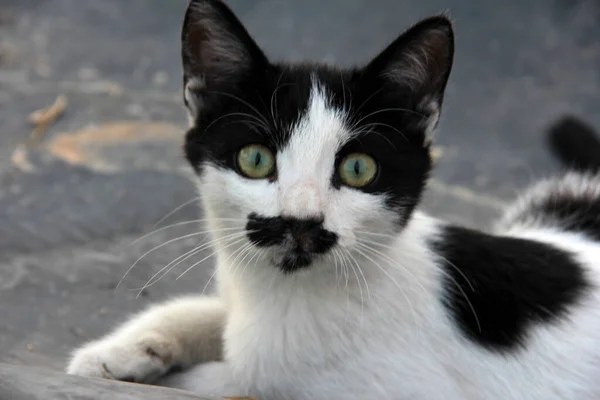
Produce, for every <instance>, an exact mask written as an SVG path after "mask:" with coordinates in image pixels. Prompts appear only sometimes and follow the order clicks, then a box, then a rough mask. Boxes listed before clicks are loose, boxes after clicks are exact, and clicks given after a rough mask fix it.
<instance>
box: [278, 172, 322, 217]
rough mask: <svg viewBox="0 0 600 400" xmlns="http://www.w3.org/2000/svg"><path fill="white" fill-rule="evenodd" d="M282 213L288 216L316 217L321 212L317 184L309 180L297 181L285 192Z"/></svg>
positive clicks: (320, 198) (320, 200)
mask: <svg viewBox="0 0 600 400" xmlns="http://www.w3.org/2000/svg"><path fill="white" fill-rule="evenodd" d="M282 200H283V202H282V215H283V216H285V217H290V218H301V219H318V218H320V217H321V215H322V214H323V204H322V196H321V192H320V190H319V186H318V185H317V184H316V183H314V182H311V181H306V180H304V181H298V182H295V183H294V184H292V185H291V186H290V187H289V188H288V189H287V190H286V192H285V195H284V196H283V199H282Z"/></svg>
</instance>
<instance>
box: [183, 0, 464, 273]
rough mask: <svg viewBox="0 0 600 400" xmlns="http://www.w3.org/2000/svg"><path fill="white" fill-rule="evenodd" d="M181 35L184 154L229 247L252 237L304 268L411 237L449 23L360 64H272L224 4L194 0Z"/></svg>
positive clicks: (447, 55)
mask: <svg viewBox="0 0 600 400" xmlns="http://www.w3.org/2000/svg"><path fill="white" fill-rule="evenodd" d="M182 38H183V63H184V71H185V74H184V85H185V102H186V106H187V107H188V110H189V113H190V121H191V125H192V127H191V129H190V130H189V132H188V134H187V138H186V143H185V151H186V155H187V158H188V159H189V161H190V163H191V164H192V166H193V167H194V168H195V170H196V171H197V174H198V182H199V183H198V185H199V189H200V192H201V195H202V197H203V200H204V205H205V208H206V210H205V211H206V213H207V215H208V217H209V218H211V219H213V221H214V222H215V223H214V224H213V229H215V227H216V231H219V232H221V233H220V234H219V233H218V234H217V236H219V237H221V238H223V240H225V238H228V241H224V242H223V243H229V245H230V246H231V247H232V248H237V249H238V250H239V249H240V244H241V243H247V244H249V243H251V244H252V247H254V248H258V249H262V250H264V251H263V252H262V254H263V255H266V258H267V259H268V260H270V261H271V263H272V264H273V265H274V266H276V267H278V268H280V269H281V270H283V271H284V272H293V271H296V270H298V269H300V268H304V267H308V266H310V265H312V264H314V263H315V261H317V260H319V259H322V258H323V257H324V256H326V255H330V256H332V257H337V256H338V254H339V256H340V257H342V256H343V254H342V253H344V251H342V252H339V250H338V249H344V250H348V251H354V252H358V253H362V254H363V255H365V252H366V251H367V250H366V247H369V246H368V243H369V242H373V241H376V242H385V241H386V240H387V239H386V238H387V237H388V235H389V234H391V233H394V232H397V231H399V230H401V229H402V227H403V226H404V225H405V224H406V222H407V221H408V219H409V218H410V215H411V213H412V211H413V209H414V207H415V206H416V205H417V203H418V202H419V199H420V196H421V192H422V190H423V187H424V185H425V182H426V179H427V176H428V173H429V170H430V167H431V159H430V155H429V139H430V135H431V131H432V130H433V129H434V127H435V125H436V123H437V120H438V117H439V112H440V107H441V102H442V98H443V91H444V88H445V85H446V81H447V78H448V75H449V72H450V68H451V63H452V55H453V38H452V29H451V25H450V23H449V22H448V20H446V19H445V18H443V17H436V18H433V19H429V20H426V21H423V22H421V23H420V24H418V25H417V26H415V27H413V28H412V29H411V30H409V31H408V32H406V33H405V34H403V35H401V36H400V37H399V38H398V39H396V40H395V41H394V42H393V43H392V44H391V45H390V46H389V47H388V48H387V49H386V50H384V51H383V52H382V53H381V54H380V55H379V56H377V57H376V58H375V59H374V60H372V61H371V62H370V63H369V64H368V65H367V66H365V67H363V68H355V69H350V70H342V69H335V68H331V67H326V66H320V65H311V64H302V65H287V64H274V63H271V62H269V61H268V60H267V58H266V57H265V55H264V54H263V52H262V51H261V50H260V49H259V47H258V46H257V45H256V44H255V43H254V42H253V41H252V39H251V38H250V36H249V35H248V33H247V32H246V31H245V29H244V28H243V27H242V25H241V24H240V23H239V21H238V20H237V19H236V18H235V17H234V15H233V14H232V13H231V11H230V10H229V9H228V8H226V7H225V6H224V5H223V4H222V3H220V2H218V1H214V0H212V1H211V0H203V1H192V2H191V4H190V7H189V8H188V12H187V14H186V19H185V23H184V27H183V34H182ZM236 227H238V228H239V227H241V228H243V229H244V230H245V231H244V232H243V233H242V234H239V233H238V232H235V231H236ZM229 230H231V231H232V232H233V233H230V234H229V235H227V232H228V231H229ZM225 246H227V244H225ZM344 254H345V253H344Z"/></svg>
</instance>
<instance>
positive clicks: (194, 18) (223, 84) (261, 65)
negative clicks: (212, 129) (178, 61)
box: [181, 0, 269, 118]
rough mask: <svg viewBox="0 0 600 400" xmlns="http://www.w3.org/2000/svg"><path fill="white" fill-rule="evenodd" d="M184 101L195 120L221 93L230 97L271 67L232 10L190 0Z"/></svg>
mask: <svg viewBox="0 0 600 400" xmlns="http://www.w3.org/2000/svg"><path fill="white" fill-rule="evenodd" d="M181 45H182V47H181V55H182V61H183V74H184V76H183V84H184V100H185V104H186V106H187V108H188V110H189V111H190V113H191V117H192V118H197V117H198V113H199V112H200V111H201V110H202V108H203V107H204V106H205V105H207V103H208V102H210V101H211V99H216V98H218V95H219V93H221V94H223V93H227V92H229V91H231V90H232V89H234V88H235V87H236V86H237V85H239V84H240V83H241V82H242V81H244V80H245V79H251V78H252V76H253V75H254V74H255V73H256V72H257V71H261V70H263V71H264V69H265V68H266V67H267V66H268V65H269V63H268V60H267V58H266V56H265V55H264V53H263V52H262V50H261V49H260V48H259V47H258V45H257V44H256V43H255V42H254V40H252V38H251V37H250V34H249V33H248V31H246V29H245V28H244V26H243V25H242V23H241V22H240V21H239V20H238V18H237V17H236V16H235V15H234V13H233V12H232V11H231V9H230V8H229V7H227V6H226V5H225V4H224V3H223V2H221V1H219V0H191V1H190V3H189V5H188V8H187V10H186V13H185V19H184V22H183V28H182V32H181Z"/></svg>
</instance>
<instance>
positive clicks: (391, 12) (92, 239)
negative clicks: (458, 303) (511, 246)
mask: <svg viewBox="0 0 600 400" xmlns="http://www.w3.org/2000/svg"><path fill="white" fill-rule="evenodd" d="M185 3H186V1H185V0H168V1H167V0H127V1H123V0H98V1H93V2H92V1H81V0H2V2H1V3H0V321H1V322H0V362H4V363H10V364H15V365H29V366H37V367H44V368H53V369H57V370H61V369H62V368H63V367H64V364H65V359H66V357H67V355H68V352H69V351H70V350H71V349H73V348H74V347H76V346H77V345H79V344H80V343H82V342H83V341H85V340H88V339H91V338H95V337H97V336H98V335H100V334H102V333H105V332H107V331H108V330H109V329H111V328H112V327H113V326H114V325H115V323H117V322H118V321H121V320H123V319H124V318H125V316H126V314H127V313H129V312H133V311H136V310H139V309H140V308H142V307H143V306H145V305H146V304H148V303H149V302H151V301H157V300H160V299H164V298H166V297H168V296H170V295H174V294H177V293H182V292H198V291H202V290H203V288H204V287H205V285H206V282H207V280H208V278H209V277H210V275H211V271H210V266H211V263H210V260H208V261H207V262H205V263H203V264H202V265H200V266H199V267H198V268H195V269H193V270H192V271H190V272H189V273H187V274H186V275H185V276H184V278H182V279H180V280H176V279H175V278H176V277H177V276H178V275H179V273H181V272H182V271H184V270H185V269H186V267H187V266H189V265H191V264H192V263H193V262H194V261H198V260H200V259H202V258H204V257H205V256H208V255H210V253H209V252H207V253H205V254H201V255H199V256H197V257H195V258H194V259H193V260H188V261H187V262H186V263H184V264H183V265H180V266H178V267H177V268H176V270H175V271H173V273H170V274H167V276H166V277H165V278H164V279H162V280H161V281H160V282H158V283H156V284H155V285H152V286H151V287H149V288H148V289H147V290H146V291H144V292H143V294H142V295H141V296H140V297H139V298H137V299H136V295H137V293H138V292H137V291H135V290H133V289H136V288H139V287H141V286H143V285H144V284H145V283H146V282H147V281H148V279H150V277H151V276H152V275H153V274H154V273H155V272H156V271H158V270H159V269H160V268H162V267H163V266H164V265H166V264H167V263H168V262H169V261H171V260H173V259H174V258H176V257H177V256H179V255H181V254H182V253H183V252H184V251H186V250H188V249H190V248H191V246H193V245H194V244H196V243H198V241H199V240H201V239H202V237H201V236H195V237H190V238H188V239H186V240H180V241H173V242H170V243H169V244H167V245H164V246H163V247H161V248H159V249H157V250H156V251H154V252H152V253H151V254H149V255H147V256H146V257H144V258H143V259H142V260H141V261H140V262H139V263H138V264H137V265H136V266H135V268H133V269H132V271H131V272H130V273H129V274H127V276H126V277H125V279H123V282H122V284H121V285H120V286H119V289H118V290H115V286H116V285H117V283H118V282H119V280H120V279H121V278H122V277H123V276H124V274H125V272H126V271H127V269H128V268H129V267H130V266H131V265H132V264H133V263H134V262H135V261H136V259H138V257H140V256H141V255H142V254H144V253H145V252H146V251H147V250H150V249H152V248H153V247H154V246H158V245H161V244H163V243H165V242H166V241H168V240H171V239H175V238H177V237H179V236H181V235H185V234H187V233H190V232H194V229H193V227H192V226H191V225H187V226H179V227H175V228H172V229H165V230H163V231H160V232H158V233H156V234H153V235H150V236H148V237H146V238H145V239H144V240H141V241H139V242H138V243H136V244H135V245H133V246H128V245H129V244H130V243H131V242H132V241H133V240H135V239H137V238H139V237H140V236H141V235H143V234H145V233H148V232H150V231H151V230H152V227H153V225H154V224H155V223H156V222H157V221H158V220H160V219H161V217H163V216H164V215H165V214H167V213H169V212H170V211H172V210H174V209H175V208H176V207H178V206H179V205H182V204H184V203H186V202H189V201H191V200H193V199H194V197H195V193H194V191H193V187H192V185H191V183H190V181H189V180H188V179H187V177H186V174H188V173H189V171H188V169H187V166H186V165H185V163H184V162H183V160H182V157H181V156H180V153H179V151H180V142H181V137H182V135H183V131H184V127H185V123H186V122H185V115H184V112H183V109H182V105H181V96H180V93H179V89H180V88H179V85H180V64H179V54H178V53H179V42H178V35H179V25H180V21H181V18H182V16H183V10H184V8H185ZM230 4H231V6H232V7H233V9H234V10H235V11H237V12H238V13H239V15H240V17H241V18H242V20H243V21H244V22H245V23H246V24H247V25H248V27H249V29H250V31H251V33H253V34H254V35H255V36H256V38H257V41H258V42H259V43H261V44H262V45H263V46H264V48H265V49H266V50H267V52H268V53H269V54H270V55H272V56H273V57H274V58H292V59H300V58H314V59H317V60H324V61H330V62H339V63H342V64H350V63H357V62H363V61H366V60H367V59H368V58H369V57H370V56H371V55H374V54H375V53H376V52H377V51H378V50H379V49H381V48H382V47H383V46H385V44H386V43H387V42H388V41H390V40H391V39H393V38H394V37H395V36H396V35H397V34H398V33H400V32H401V31H402V30H404V29H405V28H406V27H407V26H408V25H409V24H411V23H413V22H414V21H415V20H416V19H418V18H420V17H423V16H427V15H429V14H431V13H437V12H441V11H450V13H451V15H452V17H453V19H454V21H455V24H456V32H457V53H456V63H455V68H454V72H453V74H452V77H451V80H450V84H449V88H448V95H447V98H446V104H445V108H444V114H443V119H442V123H441V129H440V131H439V132H438V134H439V144H440V145H441V148H442V150H443V151H442V157H441V159H440V162H439V165H438V168H437V171H436V175H435V179H434V181H433V182H432V185H431V186H432V187H431V190H430V192H429V194H428V198H427V208H428V209H429V210H430V211H431V212H432V213H434V214H436V215H439V216H443V217H447V218H450V219H452V220H453V221H457V222H461V223H465V224H467V225H471V226H481V227H484V226H485V225H486V224H487V223H488V222H489V221H490V219H491V218H493V217H494V216H495V215H496V214H497V212H498V210H499V208H500V207H502V205H503V204H504V203H506V202H507V201H509V200H510V199H511V198H512V197H513V194H514V192H515V191H516V190H517V189H519V188H522V187H523V186H525V185H526V184H527V183H529V182H530V181H532V180H533V179H534V178H536V177H541V176H545V175H548V174H550V173H553V172H556V171H557V170H558V169H557V165H556V164H555V163H554V161H553V160H552V159H551V158H550V155H549V154H548V153H547V151H546V149H545V147H544V146H543V137H544V136H543V134H544V132H543V129H544V128H545V127H546V126H547V125H548V124H549V123H551V122H552V120H553V119H554V118H556V117H558V116H560V115H562V114H563V113H564V112H573V113H575V114H577V115H581V116H582V117H584V118H586V119H587V120H588V121H590V122H591V123H592V124H594V125H596V126H600V113H598V110H599V109H600V95H599V93H600V25H599V24H598V23H597V21H599V20H600V5H599V3H598V2H597V1H596V0H568V1H567V0H526V1H522V0H506V1H504V2H498V1H495V0H480V1H478V2H474V1H465V0H446V1H442V0H426V1H404V0H371V1H368V2H367V1H361V0H328V1H323V0H304V1H294V0H231V1H230ZM61 94H63V95H65V96H66V97H67V98H68V101H69V102H68V106H67V109H66V113H65V115H64V116H63V117H62V118H61V119H60V120H59V121H58V122H57V123H56V124H54V125H52V126H51V127H50V129H49V130H48V132H47V135H46V137H45V138H44V140H43V141H42V142H41V143H40V144H39V145H38V146H36V147H35V148H31V149H25V148H24V147H23V143H25V142H26V141H27V138H28V136H29V135H30V132H31V129H32V127H31V126H30V125H29V123H28V121H27V117H28V114H29V113H30V112H32V111H34V110H36V109H40V108H43V107H46V106H48V105H50V104H51V103H52V102H53V101H54V99H55V98H56V97H57V96H58V95H61ZM199 217H200V216H199V212H198V210H197V208H196V207H195V206H194V205H193V204H190V205H188V206H186V207H183V208H181V209H180V210H179V211H177V212H176V213H174V214H173V215H172V216H170V217H169V218H167V219H166V220H165V221H163V222H162V223H161V225H160V226H165V225H168V224H170V223H175V222H178V221H186V220H191V219H196V218H199ZM209 290H210V289H209ZM4 371H6V370H4ZM2 373H3V372H2V371H0V376H1V375H2Z"/></svg>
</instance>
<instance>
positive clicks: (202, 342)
mask: <svg viewBox="0 0 600 400" xmlns="http://www.w3.org/2000/svg"><path fill="white" fill-rule="evenodd" d="M226 317H227V315H226V309H225V306H224V304H223V303H222V302H221V300H220V299H218V298H211V297H184V298H180V299H176V300H172V301H168V302H165V303H162V304H158V305H155V306H152V307H151V308H149V309H148V310H146V311H143V312H141V313H140V314H138V315H136V316H134V317H133V318H131V319H130V320H129V321H128V322H126V323H125V324H123V325H122V326H121V327H119V328H117V329H116V330H115V331H114V332H112V333H110V334H108V335H107V336H105V337H103V338H101V339H99V340H96V341H93V342H90V343H87V344H86V345H84V346H83V347H81V348H79V349H78V350H76V351H75V352H74V354H73V357H72V359H71V361H70V363H69V366H68V367H67V373H69V374H74V375H82V376H89V377H104V378H109V379H116V380H125V381H133V382H144V383H151V382H154V381H156V380H157V379H158V378H160V377H161V376H163V375H165V374H166V373H167V372H169V371H170V370H172V369H174V368H177V367H182V368H186V367H189V366H191V365H194V364H197V363H201V362H208V361H217V360H221V358H222V351H223V344H222V332H223V327H224V325H225V320H226Z"/></svg>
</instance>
